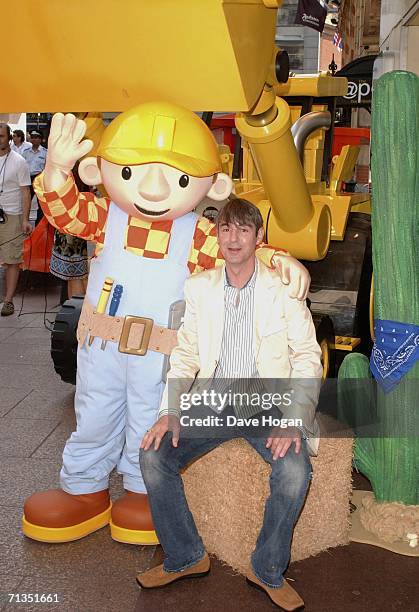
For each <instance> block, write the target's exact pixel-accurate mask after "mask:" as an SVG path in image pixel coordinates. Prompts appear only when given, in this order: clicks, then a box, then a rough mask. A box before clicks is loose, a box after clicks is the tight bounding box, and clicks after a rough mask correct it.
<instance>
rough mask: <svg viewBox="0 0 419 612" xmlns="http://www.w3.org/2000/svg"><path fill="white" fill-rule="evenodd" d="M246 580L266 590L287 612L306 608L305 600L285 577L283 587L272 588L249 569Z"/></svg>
mask: <svg viewBox="0 0 419 612" xmlns="http://www.w3.org/2000/svg"><path fill="white" fill-rule="evenodd" d="M246 582H247V583H248V584H250V586H252V587H255V588H256V589H260V590H261V591H264V592H265V593H266V594H267V596H268V597H269V599H270V600H271V601H273V603H274V604H275V605H277V606H278V607H279V608H282V609H283V610H287V612H291V611H293V610H302V609H303V608H304V601H303V600H302V599H301V597H300V596H299V594H298V593H297V591H295V590H294V589H293V588H292V586H291V585H290V584H289V582H287V581H286V580H285V579H284V584H283V585H282V587H280V588H279V589H272V588H271V587H268V586H267V585H266V584H264V583H263V582H261V581H260V580H259V578H257V577H256V576H255V574H254V573H253V571H252V570H249V571H248V573H247V576H246Z"/></svg>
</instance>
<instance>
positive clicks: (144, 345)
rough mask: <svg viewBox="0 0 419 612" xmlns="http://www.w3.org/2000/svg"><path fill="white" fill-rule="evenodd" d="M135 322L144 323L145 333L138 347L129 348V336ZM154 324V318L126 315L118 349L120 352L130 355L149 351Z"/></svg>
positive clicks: (143, 353) (141, 354)
mask: <svg viewBox="0 0 419 612" xmlns="http://www.w3.org/2000/svg"><path fill="white" fill-rule="evenodd" d="M134 323H137V324H142V325H144V329H143V335H142V338H141V343H140V346H139V347H138V348H129V347H128V338H129V334H130V331H131V327H132V325H133V324H134ZM153 324H154V321H153V319H148V318H147V317H136V316H133V315H129V316H128V317H125V319H124V325H123V326H122V332H121V337H120V339H119V345H118V351H119V352H120V353H127V354H128V355H140V356H143V355H145V354H146V353H147V349H148V343H149V341H150V336H151V332H152V329H153Z"/></svg>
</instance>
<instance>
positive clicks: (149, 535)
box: [110, 491, 159, 545]
mask: <svg viewBox="0 0 419 612" xmlns="http://www.w3.org/2000/svg"><path fill="white" fill-rule="evenodd" d="M111 515H112V516H111V522H110V526H111V536H112V538H113V539H114V540H116V541H117V542H123V543H124V544H142V545H155V544H158V543H159V541H158V539H157V536H156V532H155V531H154V525H153V519H152V518H151V511H150V506H149V503H148V496H147V495H145V494H144V493H133V492H132V491H126V492H125V495H123V496H122V497H120V498H119V499H118V500H117V501H116V502H115V503H114V504H113V506H112V513H111Z"/></svg>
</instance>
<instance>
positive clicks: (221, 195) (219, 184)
mask: <svg viewBox="0 0 419 612" xmlns="http://www.w3.org/2000/svg"><path fill="white" fill-rule="evenodd" d="M232 191H233V181H232V180H231V178H230V177H229V176H228V174H224V172H219V173H218V174H217V178H216V179H215V182H214V183H213V184H212V185H211V189H210V190H209V191H208V193H207V196H208V197H209V198H211V200H216V201H217V202H221V200H226V199H227V198H228V196H229V195H230V193H231V192H232Z"/></svg>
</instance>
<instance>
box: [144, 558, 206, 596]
mask: <svg viewBox="0 0 419 612" xmlns="http://www.w3.org/2000/svg"><path fill="white" fill-rule="evenodd" d="M209 571H210V560H209V557H208V555H207V553H205V555H204V557H203V558H202V559H201V560H200V561H198V563H195V565H191V567H187V568H186V569H185V570H183V572H166V571H165V570H164V569H163V564H162V565H157V566H156V567H153V568H152V569H150V570H148V571H147V572H143V573H142V574H138V575H137V578H136V580H137V582H138V584H139V585H140V587H141V588H143V589H158V588H159V587H164V586H166V585H168V584H171V583H172V582H176V580H183V578H200V577H201V576H206V575H207V574H209Z"/></svg>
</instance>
